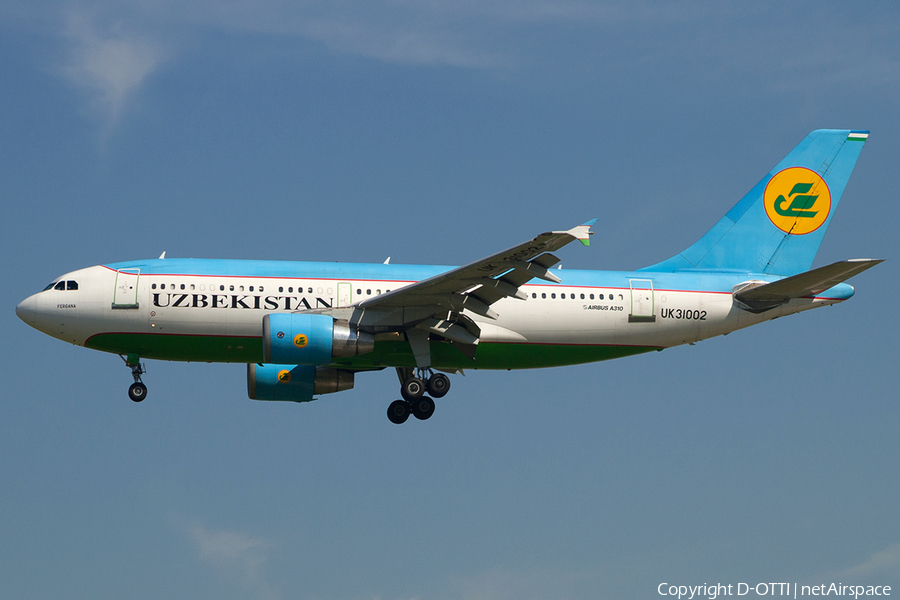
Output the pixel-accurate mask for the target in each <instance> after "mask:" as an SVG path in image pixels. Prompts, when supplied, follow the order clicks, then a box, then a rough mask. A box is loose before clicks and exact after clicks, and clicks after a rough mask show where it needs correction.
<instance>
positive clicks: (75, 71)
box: [62, 12, 164, 127]
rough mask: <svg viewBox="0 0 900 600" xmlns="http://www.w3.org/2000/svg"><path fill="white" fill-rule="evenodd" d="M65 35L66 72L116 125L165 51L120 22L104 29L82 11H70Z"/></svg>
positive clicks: (65, 74) (93, 104)
mask: <svg viewBox="0 0 900 600" xmlns="http://www.w3.org/2000/svg"><path fill="white" fill-rule="evenodd" d="M64 35H65V39H66V40H67V42H68V43H67V55H66V58H65V60H64V64H63V68H62V73H63V75H64V76H65V78H66V79H67V80H69V82H71V83H72V84H74V85H75V86H76V87H79V88H81V89H82V90H84V91H85V92H86V93H87V94H88V98H89V102H90V105H91V106H92V107H93V109H94V110H95V112H96V114H98V115H99V116H100V117H101V118H102V119H103V120H105V121H106V123H107V126H108V127H111V126H114V125H115V124H116V123H117V122H118V120H119V118H120V117H121V115H122V112H123V110H124V109H125V106H126V102H127V101H128V100H129V99H130V98H131V97H132V96H133V95H134V93H135V92H136V91H137V90H138V89H139V88H140V86H141V85H142V84H143V83H144V82H145V81H146V79H147V77H148V76H150V74H151V73H153V71H155V70H156V69H157V67H158V66H159V64H160V63H161V62H162V60H163V59H164V53H163V52H162V50H161V48H160V46H159V44H158V43H156V42H154V41H152V40H151V39H149V38H147V37H145V36H144V35H142V34H130V33H127V29H126V27H125V26H124V25H123V24H121V23H116V24H113V25H110V26H107V27H102V28H101V27H99V26H98V25H97V24H96V23H95V22H93V21H92V20H91V19H90V18H89V17H88V16H87V15H85V14H83V13H76V12H70V13H68V14H67V16H66V26H65V30H64Z"/></svg>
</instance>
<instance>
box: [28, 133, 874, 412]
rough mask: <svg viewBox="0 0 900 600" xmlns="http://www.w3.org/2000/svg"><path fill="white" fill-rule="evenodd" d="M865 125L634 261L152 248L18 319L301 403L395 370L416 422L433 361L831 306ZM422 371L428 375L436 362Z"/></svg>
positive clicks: (59, 285) (544, 358) (744, 322)
mask: <svg viewBox="0 0 900 600" xmlns="http://www.w3.org/2000/svg"><path fill="white" fill-rule="evenodd" d="M868 135H869V132H868V131H850V130H818V131H814V132H812V133H810V134H809V135H808V136H807V137H806V138H805V139H804V140H803V141H802V142H800V144H799V145H798V146H797V147H796V148H794V150H793V151H792V152H791V153H790V154H788V155H787V157H785V158H784V160H782V161H781V162H780V163H778V165H777V166H776V167H775V168H774V169H773V170H772V171H771V172H769V173H768V174H767V175H766V176H765V177H763V178H762V180H761V181H760V182H759V183H758V184H756V186H755V187H754V188H753V189H752V190H750V192H749V193H748V194H747V195H746V196H744V198H743V199H742V200H741V201H740V202H738V203H737V204H736V205H735V206H734V207H733V208H732V209H731V210H730V211H728V213H727V214H726V215H725V216H724V217H722V218H721V219H720V220H719V221H718V222H717V223H716V224H715V225H714V226H713V227H712V229H710V230H709V232H708V233H706V234H705V235H704V236H703V237H702V238H700V240H699V241H697V242H696V243H695V244H694V245H692V246H690V247H689V248H687V249H686V250H684V251H683V252H681V253H680V254H676V255H675V256H673V257H672V258H669V259H668V260H664V261H662V262H660V263H657V264H655V265H652V266H649V267H645V268H643V269H639V270H637V271H628V272H625V271H582V270H565V271H562V270H551V267H553V266H554V265H556V264H557V263H558V262H559V258H557V257H556V256H554V255H553V254H552V252H555V251H557V250H559V249H560V248H562V247H563V246H565V245H566V244H568V243H570V242H573V241H575V240H579V241H580V242H582V243H583V244H584V245H588V241H589V237H588V236H589V235H590V234H591V233H592V232H591V231H590V227H591V226H592V225H593V224H594V221H588V222H587V223H584V224H583V225H579V226H577V227H574V228H572V229H569V230H568V231H553V232H548V233H542V234H540V235H538V236H537V237H536V238H534V239H532V240H529V241H527V242H525V243H523V244H519V245H518V246H514V247H512V248H510V249H509V250H504V251H503V252H499V253H497V254H494V255H492V256H489V257H487V258H484V259H482V260H478V261H475V262H473V263H470V264H468V265H466V266H463V267H457V268H449V267H442V266H424V265H392V264H387V262H386V263H385V264H341V263H320V262H287V261H249V260H206V259H203V260H201V259H166V258H164V256H165V253H163V256H161V257H160V258H159V259H156V260H135V261H129V262H120V263H114V264H107V265H99V266H94V267H89V268H87V269H81V270H78V271H73V272H71V273H67V274H65V275H63V276H62V277H59V278H58V279H56V280H54V281H53V282H52V283H51V284H50V285H48V286H47V287H46V288H45V289H44V290H43V291H42V292H40V293H37V294H35V295H33V296H31V297H29V298H27V299H25V300H24V301H22V303H21V304H19V306H18V307H17V308H16V314H17V315H18V316H19V317H20V318H21V319H22V320H23V321H25V322H26V323H27V324H28V325H31V326H32V327H34V328H35V329H38V330H39V331H42V332H44V333H46V334H48V335H50V336H53V337H55V338H58V339H61V340H63V341H66V342H70V343H72V344H76V345H78V346H84V347H86V348H93V349H95V350H101V351H103V352H111V353H114V354H118V355H120V356H121V357H122V358H123V359H124V361H125V364H126V365H128V367H129V368H130V369H131V372H132V375H133V377H134V383H133V384H132V385H131V387H130V388H129V391H128V394H129V396H130V397H131V399H132V400H134V401H135V402H140V401H141V400H143V399H144V398H145V397H146V395H147V388H146V386H145V385H144V384H143V383H142V381H141V375H142V374H143V373H144V369H143V365H142V363H141V359H160V360H181V361H206V362H230V363H246V364H247V387H248V393H249V396H250V398H253V399H256V400H289V401H294V402H307V401H310V400H313V399H314V397H315V396H316V395H319V394H329V393H332V392H340V391H342V390H347V389H350V388H352V387H353V382H354V377H355V375H356V374H358V373H361V372H365V371H375V370H381V369H385V368H388V367H393V368H395V369H396V370H397V374H398V376H399V378H400V395H401V396H402V397H403V399H402V400H395V401H394V402H392V403H391V404H390V406H389V407H388V418H389V419H390V420H391V421H392V422H394V423H398V424H399V423H403V422H405V421H406V420H407V418H408V417H409V415H410V413H412V414H413V415H414V416H415V417H417V418H418V419H422V420H424V419H427V418H429V417H430V416H431V415H432V413H433V412H434V406H435V405H434V400H432V397H434V398H440V397H442V396H444V395H445V394H446V393H447V391H448V390H449V388H450V379H449V378H448V377H447V375H446V374H445V373H449V374H454V373H460V372H462V371H463V370H464V369H529V368H537V367H555V366H560V365H574V364H578V363H587V362H593V361H600V360H607V359H610V358H619V357H623V356H630V355H633V354H640V353H643V352H650V351H653V350H662V349H665V348H670V347H672V346H678V345H681V344H690V343H693V342H697V341H699V340H703V339H706V338H710V337H713V336H717V335H722V334H727V333H730V332H732V331H735V330H737V329H742V328H744V327H748V326H750V325H755V324H757V323H762V322H763V321H768V320H770V319H773V318H776V317H780V316H783V315H788V314H792V313H796V312H800V311H804V310H808V309H811V308H816V307H819V306H828V305H831V304H836V303H838V302H842V301H844V300H846V299H848V298H850V297H851V296H852V295H853V291H854V290H853V288H852V287H851V286H850V285H848V284H846V283H843V282H844V281H845V280H847V279H849V278H850V277H852V276H853V275H856V274H857V273H860V272H862V271H864V270H866V269H868V268H869V267H872V266H874V265H876V264H877V263H879V262H881V261H880V260H873V259H855V260H847V261H842V262H838V263H834V264H831V265H828V266H824V267H820V268H817V269H813V270H809V269H810V267H811V266H812V262H813V258H814V257H815V255H816V252H817V251H818V248H819V245H820V243H821V241H822V237H823V236H824V235H825V230H826V229H827V227H828V224H829V223H830V222H831V218H832V217H833V216H834V211H835V208H836V207H837V204H838V201H839V200H840V198H841V194H842V193H843V191H844V187H845V185H846V184H847V180H848V179H849V177H850V172H851V171H852V170H853V166H854V165H855V164H856V160H857V158H858V157H859V153H860V151H861V150H862V147H863V144H864V143H865V141H866V139H867V138H868ZM436 371H437V372H436Z"/></svg>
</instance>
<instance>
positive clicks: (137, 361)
mask: <svg viewBox="0 0 900 600" xmlns="http://www.w3.org/2000/svg"><path fill="white" fill-rule="evenodd" d="M120 357H121V358H122V360H124V361H125V365H126V366H128V367H131V376H132V377H134V383H132V384H131V386H130V387H129V388H128V397H129V398H131V401H132V402H141V401H143V399H144V398H146V397H147V386H146V385H144V382H142V381H141V375H143V374H144V373H146V371H145V370H144V365H142V364H141V357H140V356H137V355H136V354H129V355H128V358H126V357H124V356H121V355H120Z"/></svg>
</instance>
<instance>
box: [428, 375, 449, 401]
mask: <svg viewBox="0 0 900 600" xmlns="http://www.w3.org/2000/svg"><path fill="white" fill-rule="evenodd" d="M425 387H427V388H428V393H429V394H431V395H432V396H434V397H435V398H443V397H444V396H446V395H447V392H449V391H450V378H449V377H447V376H446V375H444V374H443V373H435V374H434V375H432V376H431V377H429V378H428V381H427V382H426V383H425Z"/></svg>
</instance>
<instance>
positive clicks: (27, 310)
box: [16, 296, 37, 327]
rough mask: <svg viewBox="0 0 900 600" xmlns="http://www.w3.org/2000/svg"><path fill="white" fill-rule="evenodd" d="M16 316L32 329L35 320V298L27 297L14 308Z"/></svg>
mask: <svg viewBox="0 0 900 600" xmlns="http://www.w3.org/2000/svg"><path fill="white" fill-rule="evenodd" d="M16 316H17V317H19V318H20V319H22V320H23V321H25V322H26V323H27V324H28V325H31V326H32V327H34V323H35V321H36V320H37V298H35V297H34V296H29V297H28V298H25V299H24V300H22V301H21V302H20V303H19V305H18V306H17V307H16Z"/></svg>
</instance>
